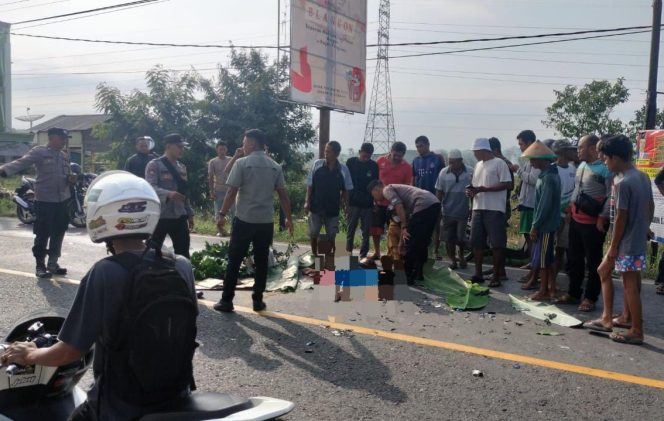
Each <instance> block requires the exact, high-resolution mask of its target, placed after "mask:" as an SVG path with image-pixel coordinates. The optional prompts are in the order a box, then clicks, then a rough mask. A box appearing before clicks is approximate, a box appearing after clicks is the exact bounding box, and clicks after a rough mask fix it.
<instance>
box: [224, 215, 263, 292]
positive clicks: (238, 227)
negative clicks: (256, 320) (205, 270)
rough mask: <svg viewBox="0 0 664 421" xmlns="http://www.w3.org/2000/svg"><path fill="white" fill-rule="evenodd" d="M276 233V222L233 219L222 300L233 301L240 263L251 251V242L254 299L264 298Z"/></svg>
mask: <svg viewBox="0 0 664 421" xmlns="http://www.w3.org/2000/svg"><path fill="white" fill-rule="evenodd" d="M273 235H274V224H273V223H272V222H269V223H266V224H250V223H248V222H244V221H241V220H240V219H238V218H235V219H233V229H232V230H231V243H230V246H229V251H228V267H227V268H226V277H225V278H224V292H223V293H222V295H221V300H222V301H226V302H232V301H233V298H234V297H235V287H236V286H237V278H238V273H239V272H240V265H241V264H242V260H244V258H245V256H246V255H247V252H248V251H249V244H253V246H254V265H255V271H254V289H253V290H254V293H253V294H252V296H251V298H252V299H253V300H254V301H262V300H263V292H265V284H266V283H267V263H268V256H269V254H270V244H272V237H273Z"/></svg>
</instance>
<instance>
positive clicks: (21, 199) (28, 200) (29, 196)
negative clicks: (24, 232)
mask: <svg viewBox="0 0 664 421" xmlns="http://www.w3.org/2000/svg"><path fill="white" fill-rule="evenodd" d="M14 193H15V194H14V196H12V202H14V203H16V216H18V219H19V221H21V222H22V223H23V224H26V225H29V224H32V223H33V222H35V219H36V218H37V217H36V215H35V179H34V178H28V177H25V176H24V177H21V185H20V186H19V187H18V188H17V189H16V190H15V192H14Z"/></svg>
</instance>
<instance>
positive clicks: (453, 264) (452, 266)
mask: <svg viewBox="0 0 664 421" xmlns="http://www.w3.org/2000/svg"><path fill="white" fill-rule="evenodd" d="M458 268H459V266H458V265H457V264H456V263H452V264H451V265H450V269H452V270H457V269H458Z"/></svg>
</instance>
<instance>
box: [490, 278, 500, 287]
mask: <svg viewBox="0 0 664 421" xmlns="http://www.w3.org/2000/svg"><path fill="white" fill-rule="evenodd" d="M501 285H502V284H501V283H500V281H499V280H498V279H492V280H491V282H489V285H487V286H488V287H489V288H498V287H500V286H501Z"/></svg>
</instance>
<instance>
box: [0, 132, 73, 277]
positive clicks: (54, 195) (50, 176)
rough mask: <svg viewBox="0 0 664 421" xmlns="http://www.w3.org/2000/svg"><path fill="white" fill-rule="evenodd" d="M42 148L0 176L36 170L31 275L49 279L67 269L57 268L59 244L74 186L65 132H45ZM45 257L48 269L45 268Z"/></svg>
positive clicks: (6, 167)
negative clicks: (33, 271)
mask: <svg viewBox="0 0 664 421" xmlns="http://www.w3.org/2000/svg"><path fill="white" fill-rule="evenodd" d="M47 133H48V143H47V144H46V146H35V147H34V148H32V149H31V150H30V151H29V152H28V153H27V154H25V155H24V156H23V157H22V158H19V159H17V160H16V161H13V162H10V163H8V164H5V165H3V166H1V167H0V176H1V177H9V176H12V175H14V174H16V173H19V172H21V171H23V170H25V169H27V168H29V167H31V166H33V165H34V166H35V168H36V170H37V178H36V181H35V217H36V220H35V223H34V226H33V232H34V234H35V243H34V247H33V248H32V254H33V255H34V256H35V260H36V270H35V275H36V276H37V277H38V278H50V277H51V276H52V275H66V274H67V269H65V268H63V267H60V265H58V259H59V258H60V254H61V251H62V241H63V240H64V237H65V232H66V231H67V227H68V226H69V208H68V206H69V199H70V197H71V192H70V188H69V187H70V184H72V183H75V182H76V175H73V174H72V173H71V168H70V166H69V158H68V157H67V154H66V153H65V152H64V151H63V149H64V147H65V145H66V143H67V139H69V138H70V137H71V136H69V132H68V131H67V130H65V129H61V128H58V127H53V128H50V129H48V132H47ZM46 256H48V265H47V264H46V262H45V260H46Z"/></svg>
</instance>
